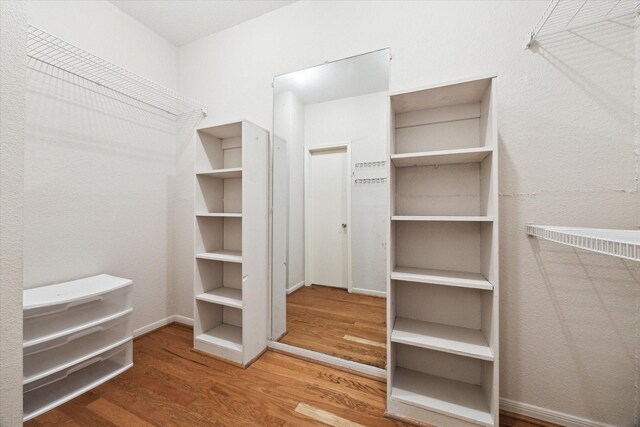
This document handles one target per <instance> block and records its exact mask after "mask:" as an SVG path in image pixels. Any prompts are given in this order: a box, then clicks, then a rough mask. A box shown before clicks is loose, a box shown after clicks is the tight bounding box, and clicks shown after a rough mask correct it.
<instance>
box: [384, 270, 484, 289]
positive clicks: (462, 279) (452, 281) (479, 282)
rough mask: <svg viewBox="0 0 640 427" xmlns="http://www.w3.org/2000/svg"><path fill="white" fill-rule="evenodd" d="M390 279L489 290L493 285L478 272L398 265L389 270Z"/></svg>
mask: <svg viewBox="0 0 640 427" xmlns="http://www.w3.org/2000/svg"><path fill="white" fill-rule="evenodd" d="M391 280H399V281H403V282H417V283H431V284H433V285H443V286H457V287H461V288H472V289H483V290H487V291H490V290H492V289H493V285H492V284H491V283H489V281H488V280H487V279H485V278H484V276H483V275H482V274H480V273H468V272H465V271H449V270H433V269H427V268H413V267H398V266H396V267H395V268H394V269H393V271H392V272H391Z"/></svg>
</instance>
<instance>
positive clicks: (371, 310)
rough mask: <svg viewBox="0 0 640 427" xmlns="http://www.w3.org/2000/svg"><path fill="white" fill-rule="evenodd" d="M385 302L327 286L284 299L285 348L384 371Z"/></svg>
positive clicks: (302, 290) (307, 288) (297, 292)
mask: <svg viewBox="0 0 640 427" xmlns="http://www.w3.org/2000/svg"><path fill="white" fill-rule="evenodd" d="M386 304H387V302H386V300H385V299H384V298H379V297H372V296H368V295H362V294H354V293H351V294H350V293H348V292H347V291H346V290H344V289H338V288H331V287H328V286H317V285H312V286H304V287H302V288H300V289H299V290H298V291H296V292H294V293H293V294H291V295H289V296H288V297H287V334H286V335H285V336H284V337H283V338H281V339H280V342H283V343H285V344H291V345H295V346H296V347H302V348H306V349H308V350H315V351H319V352H321V353H325V354H329V355H331V356H336V357H340V358H342V359H347V360H353V361H355V362H360V363H365V364H367V365H372V366H377V367H379V368H383V369H384V368H385V366H386V360H387V348H386V341H387V332H386Z"/></svg>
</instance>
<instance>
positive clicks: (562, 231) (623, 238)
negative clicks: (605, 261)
mask: <svg viewBox="0 0 640 427" xmlns="http://www.w3.org/2000/svg"><path fill="white" fill-rule="evenodd" d="M527 234H528V235H530V236H535V237H539V238H542V239H545V240H549V241H551V242H555V243H561V244H563V245H568V246H572V247H574V248H580V249H585V250H588V251H592V252H597V253H600V254H605V255H611V256H615V257H618V258H624V259H629V260H632V261H640V230H610V229H602V228H577V227H556V226H547V225H527Z"/></svg>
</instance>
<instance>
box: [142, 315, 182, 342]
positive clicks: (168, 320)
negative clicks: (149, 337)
mask: <svg viewBox="0 0 640 427" xmlns="http://www.w3.org/2000/svg"><path fill="white" fill-rule="evenodd" d="M173 322H176V323H182V324H183V325H188V326H193V319H190V318H188V317H185V316H180V315H178V314H174V315H171V316H167V317H165V318H164V319H160V320H158V321H156V322H153V323H150V324H148V325H146V326H143V327H141V328H138V329H136V330H134V331H133V336H134V338H135V337H139V336H140V335H144V334H146V333H147V332H151V331H153V330H155V329H158V328H162V327H163V326H166V325H168V324H169V323H173Z"/></svg>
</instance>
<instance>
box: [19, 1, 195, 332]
mask: <svg viewBox="0 0 640 427" xmlns="http://www.w3.org/2000/svg"><path fill="white" fill-rule="evenodd" d="M28 18H29V23H31V24H33V25H35V26H37V27H39V28H40V29H42V30H45V31H47V32H49V33H51V34H54V35H56V36H58V37H60V38H62V39H63V40H66V41H68V42H70V43H74V44H76V45H78V46H79V47H81V48H84V49H86V50H88V51H90V52H92V53H94V54H96V55H98V56H100V57H103V58H105V59H107V60H109V61H112V62H113V63H115V64H118V65H120V66H122V67H125V68H127V69H129V70H131V71H133V72H135V73H137V74H140V75H142V76H143V77H146V78H148V79H151V80H153V81H155V82H157V83H160V84H162V85H165V86H167V87H169V88H172V87H173V88H175V84H176V73H177V66H176V49H175V47H173V46H172V45H171V44H170V43H169V42H167V41H165V40H164V39H162V38H160V37H159V36H157V35H156V34H154V33H153V32H151V31H150V30H149V29H147V28H146V27H144V26H143V25H142V24H140V23H138V22H137V21H134V20H133V19H132V18H130V17H129V16H128V15H125V14H124V13H123V12H122V11H121V10H120V9H118V8H116V7H115V6H113V5H112V4H111V3H110V2H107V1H95V2H75V1H71V2H57V1H51V2H29V8H28ZM34 64H35V63H34ZM35 66H36V67H38V69H30V70H29V71H28V73H27V99H26V139H25V144H24V149H25V182H24V188H25V195H24V286H25V288H31V287H36V286H40V285H44V284H48V283H55V282H58V281H66V280H71V279H75V278H79V277H83V276H89V275H94V274H99V273H110V274H114V275H117V276H122V277H126V278H130V279H133V282H134V328H140V327H142V326H145V325H148V324H150V323H152V322H156V321H159V320H161V319H164V318H165V317H167V316H168V315H172V314H174V312H175V308H174V307H173V303H174V298H173V290H174V287H173V282H174V281H175V277H174V276H175V268H174V262H173V260H174V258H175V256H174V255H175V254H174V252H173V251H174V223H173V218H174V215H173V212H174V205H175V204H174V202H173V198H174V195H173V191H174V177H175V173H176V131H177V124H176V120H175V118H174V117H173V116H170V115H168V114H166V113H163V112H161V111H159V110H156V109H153V108H141V107H140V106H139V105H137V104H136V103H135V102H134V101H132V100H131V99H129V98H126V97H122V96H118V95H115V94H113V93H111V92H108V91H105V90H103V89H101V88H100V87H98V86H96V85H92V84H88V83H87V82H86V81H83V80H81V79H77V78H73V77H71V76H69V75H65V74H63V73H60V72H56V71H55V70H50V69H46V68H41V65H40V64H36V65H35ZM43 71H44V72H43ZM51 73H53V76H51ZM192 188H193V187H191V189H192ZM190 265H191V268H193V262H191V263H190Z"/></svg>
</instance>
